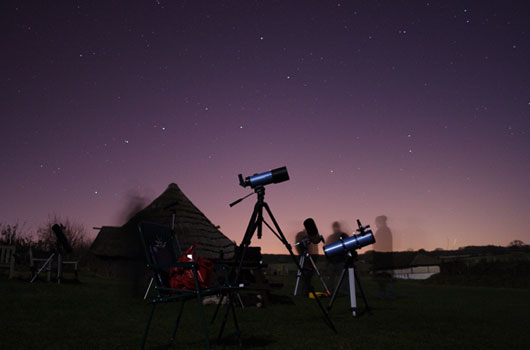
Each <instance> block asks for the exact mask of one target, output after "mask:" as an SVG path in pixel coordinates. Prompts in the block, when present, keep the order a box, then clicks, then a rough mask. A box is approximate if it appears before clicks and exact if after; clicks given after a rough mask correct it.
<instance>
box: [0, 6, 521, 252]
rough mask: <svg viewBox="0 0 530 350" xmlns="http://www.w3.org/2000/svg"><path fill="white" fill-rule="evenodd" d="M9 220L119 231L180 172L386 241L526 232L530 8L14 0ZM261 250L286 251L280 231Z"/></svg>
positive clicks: (298, 218)
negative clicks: (384, 224) (265, 182)
mask: <svg viewBox="0 0 530 350" xmlns="http://www.w3.org/2000/svg"><path fill="white" fill-rule="evenodd" d="M0 7H1V11H0V16H1V18H2V28H3V33H2V39H1V40H2V53H1V57H2V59H1V60H2V65H1V66H0V69H1V80H0V92H1V96H2V100H1V104H0V108H1V109H0V115H1V127H0V146H1V148H0V149H1V151H0V197H1V199H0V222H2V223H11V224H12V223H15V222H19V223H23V224H24V225H25V227H26V228H27V229H28V230H33V229H34V228H36V227H38V226H39V225H42V224H43V223H45V222H46V221H47V218H48V216H49V215H53V214H57V215H60V216H62V217H68V218H70V219H71V220H73V221H77V222H80V223H82V224H84V225H85V226H86V228H87V230H88V232H89V233H90V235H91V236H95V235H96V231H94V230H92V227H93V226H102V225H118V224H122V223H123V220H124V215H125V214H124V213H126V212H127V210H128V209H127V208H129V207H130V206H131V203H134V202H136V201H139V200H140V201H147V202H149V201H151V200H153V199H154V198H155V197H156V196H158V195H159V194H160V193H162V191H163V190H164V189H165V188H166V187H167V185H168V184H169V183H171V182H175V183H177V184H178V185H179V186H180V188H181V189H182V190H183V192H184V193H185V194H186V195H187V196H188V197H189V198H190V199H191V200H192V201H193V202H194V203H195V204H196V205H197V206H198V207H199V208H200V209H201V210H202V211H203V212H204V213H205V214H206V215H207V216H208V217H209V218H210V219H211V220H212V221H213V222H214V223H215V224H216V225H220V226H221V230H222V231H223V232H224V233H225V234H226V235H227V236H229V237H230V238H231V239H233V240H236V241H237V242H239V241H240V240H241V238H242V236H243V231H244V228H245V227H246V225H247V222H248V218H249V216H250V213H251V211H252V206H253V203H254V199H250V198H249V199H247V200H245V201H244V202H243V203H241V204H239V205H238V206H236V207H234V208H229V206H228V203H230V202H231V201H233V200H235V199H237V198H239V197H241V196H243V195H245V194H247V193H248V192H249V190H248V189H243V188H241V187H240V186H239V185H238V180H237V174H238V173H243V174H244V175H251V174H253V173H256V172H262V171H267V170H269V169H272V168H277V167H280V166H284V165H285V166H287V168H288V170H289V174H290V177H291V180H290V181H289V182H284V183H281V184H276V185H269V186H267V196H266V199H267V201H268V203H269V204H270V206H271V208H272V210H273V212H274V213H275V215H276V217H277V219H278V221H279V223H280V225H281V226H282V228H283V229H284V231H285V233H286V235H287V236H288V237H289V238H290V239H292V238H294V234H295V233H296V232H297V231H299V230H300V228H301V227H302V221H303V220H304V219H305V218H307V217H313V218H314V219H315V221H316V223H317V225H318V226H319V229H320V231H321V233H323V234H324V235H327V234H329V233H330V230H331V223H332V222H333V221H335V220H339V221H341V222H343V223H344V228H345V229H347V230H352V229H353V228H354V222H355V219H357V218H359V219H361V220H362V221H363V222H364V223H366V224H372V225H373V223H374V219H375V217H376V216H378V215H386V216H387V217H388V225H389V227H390V229H391V230H392V232H393V239H394V249H396V250H406V249H419V248H425V249H434V248H438V247H440V248H444V249H447V248H449V249H452V248H458V247H461V246H465V245H484V244H496V245H507V244H508V243H509V242H510V241H511V240H514V239H521V240H523V241H524V242H526V243H528V242H530V215H529V214H530V180H529V179H530V94H529V93H530V68H529V67H530V47H529V31H530V21H529V20H528V18H529V17H528V15H529V14H530V2H528V1H486V0H484V1H428V2H426V1H390V0H388V1H339V2H337V1H169V0H159V1H147V0H146V1H136V2H134V5H133V3H132V2H131V1H53V2H44V1H8V0H6V1H2V4H1V5H0ZM253 243H254V244H255V245H260V246H262V247H263V250H264V251H265V252H269V253H274V252H276V253H278V252H283V251H284V249H283V246H282V245H281V243H279V242H278V241H277V240H276V238H275V237H274V236H273V235H272V234H269V233H264V236H263V238H262V240H261V241H257V239H255V240H254V241H253Z"/></svg>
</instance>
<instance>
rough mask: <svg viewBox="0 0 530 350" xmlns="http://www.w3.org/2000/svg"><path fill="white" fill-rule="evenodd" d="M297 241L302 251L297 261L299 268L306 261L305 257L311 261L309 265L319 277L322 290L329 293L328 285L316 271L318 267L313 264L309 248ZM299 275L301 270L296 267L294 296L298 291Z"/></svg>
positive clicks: (302, 266) (300, 275)
mask: <svg viewBox="0 0 530 350" xmlns="http://www.w3.org/2000/svg"><path fill="white" fill-rule="evenodd" d="M299 243H301V245H302V249H303V252H302V254H300V260H299V262H298V265H299V266H300V267H301V268H304V264H305V262H306V259H307V260H309V262H310V263H311V266H312V267H313V269H314V270H315V273H316V274H317V276H318V278H319V279H320V282H321V283H322V286H323V287H324V290H325V291H326V294H327V295H330V294H331V293H330V292H329V289H328V286H326V283H325V282H324V279H323V278H322V275H321V274H320V271H318V267H317V265H316V264H315V261H314V260H313V258H312V257H311V254H309V250H308V248H307V246H306V245H305V244H304V243H303V242H298V243H297V244H299ZM301 277H302V270H300V269H298V273H297V274H296V283H295V285H294V293H293V295H294V296H296V294H297V293H298V285H299V284H300V278H301Z"/></svg>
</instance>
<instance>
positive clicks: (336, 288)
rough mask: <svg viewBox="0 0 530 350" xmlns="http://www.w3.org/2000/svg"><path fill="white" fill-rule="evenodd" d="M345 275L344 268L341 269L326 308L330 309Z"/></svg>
mask: <svg viewBox="0 0 530 350" xmlns="http://www.w3.org/2000/svg"><path fill="white" fill-rule="evenodd" d="M345 275H346V269H345V268H344V269H342V272H341V273H340V277H339V282H338V283H337V285H336V286H335V290H333V295H332V296H331V300H330V301H329V304H328V310H331V308H332V307H333V303H334V302H335V298H336V297H337V294H338V293H339V289H340V286H341V285H342V282H343V281H344V276H345Z"/></svg>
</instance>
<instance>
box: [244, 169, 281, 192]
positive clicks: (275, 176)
mask: <svg viewBox="0 0 530 350" xmlns="http://www.w3.org/2000/svg"><path fill="white" fill-rule="evenodd" d="M287 180H289V174H288V173H287V168H286V167H281V168H277V169H272V170H271V171H267V172H264V173H261V174H254V175H252V176H247V177H246V178H244V179H243V175H241V174H239V184H240V185H241V186H243V187H248V186H250V187H251V188H256V187H259V186H265V185H268V184H277V183H280V182H284V181H287Z"/></svg>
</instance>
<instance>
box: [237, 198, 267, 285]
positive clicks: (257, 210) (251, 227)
mask: <svg viewBox="0 0 530 350" xmlns="http://www.w3.org/2000/svg"><path fill="white" fill-rule="evenodd" d="M262 212H263V210H262V204H261V203H260V202H258V203H256V205H255V206H254V211H253V212H252V215H251V217H250V221H249V223H248V226H247V230H246V231H245V237H243V241H242V242H241V244H240V245H239V254H237V255H239V256H237V255H236V259H239V265H238V267H237V270H236V276H235V278H234V285H236V286H237V285H238V284H239V276H240V274H241V269H242V268H243V262H244V261H245V254H246V252H247V247H248V246H249V245H250V242H251V240H252V235H254V232H255V231H256V228H258V227H261V225H260V224H259V223H258V222H257V219H258V217H260V218H263V214H262ZM236 261H237V260H236Z"/></svg>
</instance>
